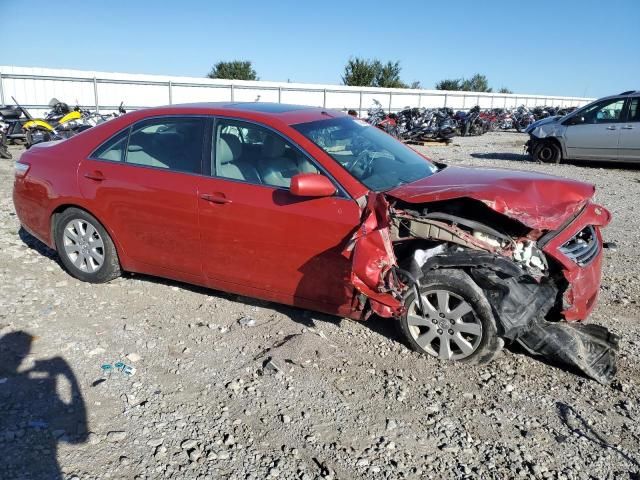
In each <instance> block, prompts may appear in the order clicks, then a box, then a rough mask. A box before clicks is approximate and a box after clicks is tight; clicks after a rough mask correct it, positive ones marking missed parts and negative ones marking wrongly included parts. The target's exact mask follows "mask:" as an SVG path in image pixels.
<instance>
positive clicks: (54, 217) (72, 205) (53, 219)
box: [49, 202, 126, 263]
mask: <svg viewBox="0 0 640 480" xmlns="http://www.w3.org/2000/svg"><path fill="white" fill-rule="evenodd" d="M70 208H77V209H78V210H82V211H84V212H86V213H88V214H89V215H92V216H93V217H95V219H96V220H98V222H100V225H102V228H104V229H105V230H106V231H107V233H108V234H109V236H110V237H111V240H112V241H113V244H114V245H115V247H116V253H117V254H118V258H119V259H120V263H123V260H124V259H125V258H126V255H125V252H124V249H123V247H122V245H121V244H120V242H119V241H118V236H117V235H116V233H115V232H114V231H113V230H112V229H111V227H109V225H107V224H106V223H105V222H104V221H103V220H102V218H101V217H100V215H96V214H95V212H93V211H92V210H91V209H89V208H87V207H86V206H84V205H79V204H77V203H70V202H65V203H62V204H60V205H58V206H57V207H56V208H54V209H53V211H52V212H51V217H50V221H49V235H50V238H51V245H50V247H52V248H54V249H55V250H57V248H56V239H55V238H56V237H55V228H56V222H57V220H58V216H59V215H60V214H61V213H62V212H64V211H65V210H68V209H70Z"/></svg>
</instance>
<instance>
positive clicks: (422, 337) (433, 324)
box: [400, 269, 503, 363]
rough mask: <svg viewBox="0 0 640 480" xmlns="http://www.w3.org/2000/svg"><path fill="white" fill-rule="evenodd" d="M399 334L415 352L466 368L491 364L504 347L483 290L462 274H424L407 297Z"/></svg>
mask: <svg viewBox="0 0 640 480" xmlns="http://www.w3.org/2000/svg"><path fill="white" fill-rule="evenodd" d="M405 308H406V313H405V314H404V315H403V316H402V317H401V318H400V330H401V332H402V333H403V335H404V336H405V338H406V339H407V342H408V343H409V345H410V346H411V347H412V348H413V349H414V350H416V351H417V352H420V353H424V354H427V355H430V356H432V357H436V358H439V359H441V360H453V361H460V362H469V363H485V362H488V361H490V360H491V359H492V358H493V357H494V356H495V355H496V353H497V352H499V351H500V349H501V348H502V345H503V342H502V340H501V339H500V338H498V336H497V330H496V324H495V320H494V318H493V315H492V313H491V307H490V306H489V303H488V301H487V299H486V297H485V296H484V293H483V292H482V290H481V289H480V288H479V287H478V286H477V285H476V284H475V283H474V282H473V280H472V279H471V278H470V277H469V276H468V275H467V274H466V273H465V272H463V271H461V270H454V269H443V270H439V271H435V272H430V273H427V274H425V275H424V276H423V278H422V279H421V281H420V299H418V297H417V296H416V294H415V290H412V291H410V293H409V294H408V295H407V296H406V298H405Z"/></svg>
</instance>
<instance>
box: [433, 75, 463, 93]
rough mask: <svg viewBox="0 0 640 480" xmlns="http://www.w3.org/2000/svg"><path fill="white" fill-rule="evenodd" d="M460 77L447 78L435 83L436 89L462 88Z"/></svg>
mask: <svg viewBox="0 0 640 480" xmlns="http://www.w3.org/2000/svg"><path fill="white" fill-rule="evenodd" d="M461 83H462V79H460V78H447V79H444V80H441V81H439V82H438V83H436V90H462V88H460V84H461Z"/></svg>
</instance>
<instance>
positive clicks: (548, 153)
mask: <svg viewBox="0 0 640 480" xmlns="http://www.w3.org/2000/svg"><path fill="white" fill-rule="evenodd" d="M533 159H534V160H536V161H537V162H542V163H560V161H561V160H562V152H561V151H560V146H559V145H558V144H557V143H555V142H552V141H549V140H547V141H542V142H539V143H538V144H537V145H536V146H535V147H534V149H533Z"/></svg>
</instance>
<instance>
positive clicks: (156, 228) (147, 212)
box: [78, 116, 206, 277]
mask: <svg viewBox="0 0 640 480" xmlns="http://www.w3.org/2000/svg"><path fill="white" fill-rule="evenodd" d="M205 122H206V120H205V119H204V118H202V117H173V116H171V117H156V118H152V119H147V120H143V121H140V122H138V123H136V124H134V125H133V126H132V127H130V128H129V129H127V130H125V131H123V132H120V133H119V134H117V135H115V136H114V137H112V138H111V139H110V140H109V141H107V142H105V143H104V144H103V145H102V146H101V147H99V148H98V149H97V150H96V151H95V152H94V153H93V154H92V155H91V156H90V158H87V159H85V160H83V161H82V162H81V164H80V167H79V172H78V182H79V184H80V189H81V192H82V195H83V196H84V197H85V198H86V199H87V200H89V201H90V202H91V204H92V205H93V207H92V210H93V211H94V212H95V213H96V215H97V216H98V217H99V218H100V219H102V220H103V222H104V223H106V225H107V226H108V228H109V229H110V230H111V231H112V233H113V234H114V235H115V238H116V239H117V241H118V243H119V245H120V246H121V248H122V249H123V251H124V253H125V255H127V256H128V257H129V258H131V259H132V260H134V261H136V262H141V263H143V264H145V265H148V266H153V267H155V270H164V271H168V272H167V273H169V272H171V271H175V272H181V273H186V274H190V275H197V276H199V277H201V276H202V270H201V260H200V251H199V249H200V238H199V230H198V213H197V207H198V205H197V200H196V199H197V196H196V191H197V178H198V174H200V173H201V171H202V150H203V133H204V131H205V128H204V125H205Z"/></svg>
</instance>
